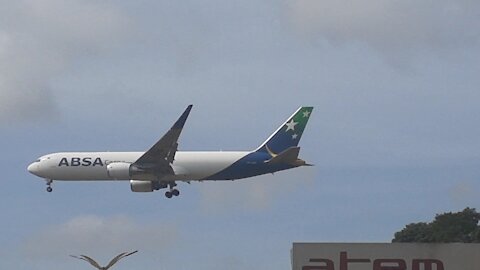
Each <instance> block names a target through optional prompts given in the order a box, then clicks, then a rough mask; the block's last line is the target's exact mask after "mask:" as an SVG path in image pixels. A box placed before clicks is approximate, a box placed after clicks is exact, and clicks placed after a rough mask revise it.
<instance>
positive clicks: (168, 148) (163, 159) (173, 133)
mask: <svg viewBox="0 0 480 270" xmlns="http://www.w3.org/2000/svg"><path fill="white" fill-rule="evenodd" d="M192 106H193V105H189V106H188V107H187V109H186V110H185V111H184V112H183V114H182V115H181V116H180V118H178V120H177V122H175V124H173V126H172V127H171V128H170V130H169V131H168V132H167V133H166V134H165V135H163V137H162V138H161V139H160V140H158V142H157V143H155V144H154V145H153V146H152V147H151V148H150V149H149V150H148V151H147V152H145V153H144V154H143V155H142V156H141V157H140V158H139V159H137V161H135V162H134V163H133V165H134V166H136V167H137V168H141V169H150V170H153V171H154V173H155V174H157V175H170V174H174V172H173V169H172V167H171V166H170V164H171V163H172V162H173V160H174V159H175V153H176V152H177V147H178V143H177V141H178V137H179V136H180V133H181V132H182V129H183V126H184V125H185V122H186V121H187V117H188V115H189V114H190V110H191V109H192Z"/></svg>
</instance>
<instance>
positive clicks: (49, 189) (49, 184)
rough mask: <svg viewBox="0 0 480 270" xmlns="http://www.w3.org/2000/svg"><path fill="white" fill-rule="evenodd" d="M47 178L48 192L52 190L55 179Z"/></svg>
mask: <svg viewBox="0 0 480 270" xmlns="http://www.w3.org/2000/svg"><path fill="white" fill-rule="evenodd" d="M46 180H47V192H52V190H53V189H52V182H53V180H50V179H46Z"/></svg>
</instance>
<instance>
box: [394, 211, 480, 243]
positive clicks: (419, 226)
mask: <svg viewBox="0 0 480 270" xmlns="http://www.w3.org/2000/svg"><path fill="white" fill-rule="evenodd" d="M479 221H480V213H478V212H477V211H476V210H475V208H468V207H467V208H465V209H464V210H463V211H461V212H457V213H452V212H448V213H443V214H439V215H436V216H435V219H434V220H433V221H432V222H430V223H425V222H419V223H411V224H408V225H407V226H405V228H404V229H403V230H401V231H399V232H396V233H395V237H394V238H393V240H392V242H416V243H453V242H462V243H480V225H479Z"/></svg>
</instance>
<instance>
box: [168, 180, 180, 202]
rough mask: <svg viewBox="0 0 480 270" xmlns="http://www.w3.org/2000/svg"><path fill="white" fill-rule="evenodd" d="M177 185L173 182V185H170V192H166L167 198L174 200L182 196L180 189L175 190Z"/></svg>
mask: <svg viewBox="0 0 480 270" xmlns="http://www.w3.org/2000/svg"><path fill="white" fill-rule="evenodd" d="M176 185H177V184H175V182H172V183H169V184H168V187H169V188H170V190H169V191H167V192H165V197H167V198H169V199H170V198H172V197H173V196H175V197H176V196H178V195H180V191H178V189H176V188H175V186H176Z"/></svg>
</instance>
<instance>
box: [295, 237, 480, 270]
mask: <svg viewBox="0 0 480 270" xmlns="http://www.w3.org/2000/svg"><path fill="white" fill-rule="evenodd" d="M292 267H293V270H480V244H401V243H393V244H390V243H385V244H383V243H368V244H361V243H353V244H349V243H294V244H293V249H292Z"/></svg>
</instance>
